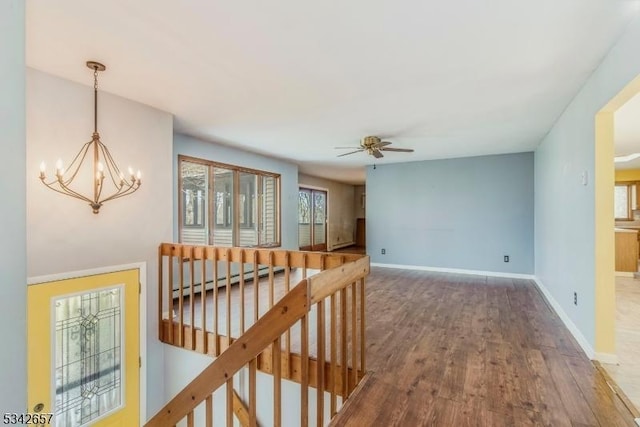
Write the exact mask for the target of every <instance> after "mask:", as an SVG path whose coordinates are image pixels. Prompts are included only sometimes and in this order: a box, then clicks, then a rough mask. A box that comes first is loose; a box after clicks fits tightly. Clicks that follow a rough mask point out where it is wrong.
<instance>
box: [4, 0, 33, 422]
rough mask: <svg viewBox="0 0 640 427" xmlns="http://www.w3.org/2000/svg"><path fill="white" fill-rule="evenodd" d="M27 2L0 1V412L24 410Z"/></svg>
mask: <svg viewBox="0 0 640 427" xmlns="http://www.w3.org/2000/svg"><path fill="white" fill-rule="evenodd" d="M24 8H25V6H24V2H23V1H22V0H5V1H2V2H0V52H2V55H0V94H1V95H0V159H2V167H1V168H0V194H2V203H0V219H2V223H1V224H0V313H2V319H3V321H2V322H0V337H2V342H3V343H4V344H5V345H4V346H3V348H2V350H0V410H2V411H1V412H2V413H4V412H18V413H21V412H25V410H26V409H27V368H26V361H27V343H26V339H27V332H26V319H27V301H26V297H27V261H26V260H27V253H26V198H25V193H26V181H25V178H24V177H25V175H26V172H25V156H26V154H25V152H26V142H25V141H26V136H25V132H26V125H25V120H26V119H25V117H26V116H25V96H26V95H25V58H24V52H25V38H24V32H25V9H24Z"/></svg>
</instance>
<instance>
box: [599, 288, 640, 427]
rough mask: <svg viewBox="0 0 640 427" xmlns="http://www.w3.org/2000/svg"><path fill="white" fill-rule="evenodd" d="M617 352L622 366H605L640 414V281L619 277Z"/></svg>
mask: <svg viewBox="0 0 640 427" xmlns="http://www.w3.org/2000/svg"><path fill="white" fill-rule="evenodd" d="M616 352H617V354H618V362H619V364H618V365H607V364H602V366H603V367H604V368H605V369H606V371H607V373H608V374H609V375H610V376H611V378H612V379H613V380H614V381H615V382H616V384H617V385H618V386H619V387H620V388H621V389H622V391H623V392H624V394H626V396H627V397H628V398H629V400H630V401H631V402H632V404H633V405H634V406H635V410H636V413H639V414H640V280H637V279H633V278H628V277H616ZM639 416H640V415H639Z"/></svg>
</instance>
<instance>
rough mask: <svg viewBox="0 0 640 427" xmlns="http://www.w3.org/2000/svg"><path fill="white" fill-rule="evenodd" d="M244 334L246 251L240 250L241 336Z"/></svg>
mask: <svg viewBox="0 0 640 427" xmlns="http://www.w3.org/2000/svg"><path fill="white" fill-rule="evenodd" d="M242 334H244V249H240V335H242Z"/></svg>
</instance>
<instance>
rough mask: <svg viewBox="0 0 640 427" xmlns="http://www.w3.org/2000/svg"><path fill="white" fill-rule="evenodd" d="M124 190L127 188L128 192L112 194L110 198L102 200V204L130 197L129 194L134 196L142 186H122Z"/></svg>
mask: <svg viewBox="0 0 640 427" xmlns="http://www.w3.org/2000/svg"><path fill="white" fill-rule="evenodd" d="M122 188H126V190H125V191H122V192H121V191H118V192H117V193H115V194H112V195H111V196H109V197H107V198H106V199H104V200H102V202H101V203H105V202H108V201H110V200H115V199H119V198H120V197H124V196H128V195H129V194H133V193H135V192H136V191H138V189H139V188H140V185H135V184H126V186H122Z"/></svg>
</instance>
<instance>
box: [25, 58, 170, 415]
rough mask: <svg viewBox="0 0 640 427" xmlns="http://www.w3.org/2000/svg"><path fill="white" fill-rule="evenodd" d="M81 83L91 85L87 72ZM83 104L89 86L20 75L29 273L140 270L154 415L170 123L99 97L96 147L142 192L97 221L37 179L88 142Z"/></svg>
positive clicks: (164, 116)
mask: <svg viewBox="0 0 640 427" xmlns="http://www.w3.org/2000/svg"><path fill="white" fill-rule="evenodd" d="M76 65H77V66H78V67H84V64H76ZM107 65H108V64H107ZM108 73H109V70H108V69H107V71H106V72H105V73H104V74H102V77H101V79H103V80H106V79H108V78H109V77H108ZM121 78H122V77H121ZM87 83H88V84H90V83H92V74H91V72H90V71H89V70H87ZM92 106H93V91H92V87H91V86H84V85H79V84H76V83H73V82H70V81H67V80H63V79H60V78H57V77H54V76H51V75H49V74H45V73H42V72H40V71H36V70H32V69H29V70H28V71H27V162H26V165H27V168H26V169H27V170H26V173H27V209H28V210H27V212H28V213H27V235H28V243H27V255H28V263H27V268H28V275H29V276H30V277H32V276H41V275H47V274H53V273H60V272H68V271H77V270H84V269H90V268H96V267H103V266H112V265H121V264H129V263H134V262H146V263H147V264H146V265H147V271H146V275H147V283H146V286H147V342H146V344H147V355H148V358H147V360H145V361H143V363H144V366H145V367H146V370H147V379H148V397H147V399H148V404H147V408H148V411H149V412H148V413H149V414H153V413H155V412H156V411H157V409H159V408H160V407H161V406H162V405H163V404H164V403H165V402H164V400H163V398H164V396H163V387H164V384H163V376H162V375H160V374H159V373H161V372H163V371H162V368H163V350H162V345H161V344H160V342H159V341H158V332H157V331H158V323H157V311H156V307H157V285H156V283H157V248H158V244H159V243H161V242H163V241H170V240H171V238H172V233H171V224H172V194H171V190H170V189H171V187H172V181H173V176H172V162H171V156H172V140H173V119H172V116H171V115H170V114H168V113H165V112H162V111H158V110H156V109H153V108H151V107H148V106H145V105H142V104H139V103H136V102H133V101H130V100H127V99H124V98H121V97H118V96H114V95H111V94H107V93H104V92H101V93H100V99H99V121H98V123H99V126H98V130H99V131H100V135H101V139H102V142H104V143H105V144H106V145H107V146H108V147H109V149H110V151H111V154H112V155H113V156H114V158H115V160H116V162H118V164H119V165H120V167H124V168H127V167H128V166H129V165H132V166H134V167H136V168H140V169H141V170H142V172H143V184H142V187H141V188H140V190H138V192H137V193H135V194H133V195H130V196H127V197H125V198H122V199H118V200H115V201H111V202H107V203H106V204H105V205H104V206H103V207H102V208H101V210H100V213H99V214H97V215H96V214H93V213H92V211H91V208H90V207H89V206H88V205H87V204H86V203H84V202H81V201H79V200H76V199H72V198H70V197H68V196H63V195H61V194H58V193H55V192H53V191H51V190H49V189H47V188H46V187H45V186H44V185H42V184H41V183H40V180H39V178H38V175H39V164H40V162H41V161H42V160H46V161H47V163H48V165H49V174H51V173H52V167H53V165H54V163H55V161H56V160H57V159H58V158H59V157H62V159H63V161H65V162H66V164H69V162H70V161H71V158H72V156H74V155H75V153H76V152H77V151H78V150H79V149H80V147H81V145H82V144H83V143H84V142H87V141H89V140H90V139H91V133H92V129H93V117H92V114H93V108H92ZM143 285H144V284H143Z"/></svg>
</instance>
